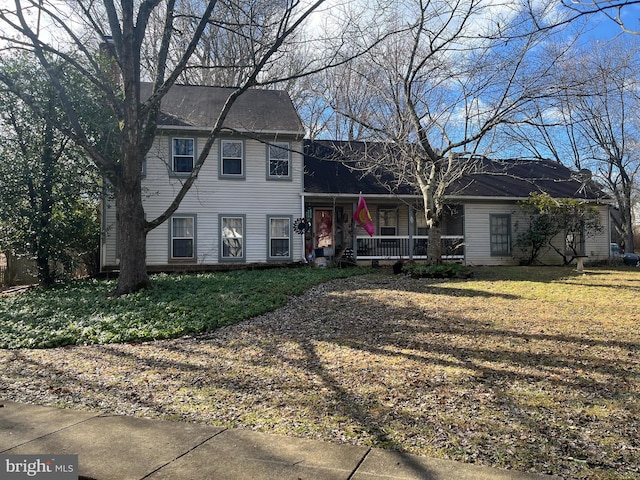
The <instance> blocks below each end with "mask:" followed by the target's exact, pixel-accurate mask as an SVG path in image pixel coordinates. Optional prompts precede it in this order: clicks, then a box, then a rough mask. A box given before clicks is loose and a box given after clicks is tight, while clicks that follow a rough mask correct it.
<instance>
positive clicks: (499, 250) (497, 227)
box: [489, 215, 511, 256]
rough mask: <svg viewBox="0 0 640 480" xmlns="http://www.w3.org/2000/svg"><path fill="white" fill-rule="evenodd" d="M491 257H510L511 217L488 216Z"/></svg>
mask: <svg viewBox="0 0 640 480" xmlns="http://www.w3.org/2000/svg"><path fill="white" fill-rule="evenodd" d="M489 224H490V225H489V228H490V230H491V232H490V235H491V255H492V256H505V255H511V215H490V216H489Z"/></svg>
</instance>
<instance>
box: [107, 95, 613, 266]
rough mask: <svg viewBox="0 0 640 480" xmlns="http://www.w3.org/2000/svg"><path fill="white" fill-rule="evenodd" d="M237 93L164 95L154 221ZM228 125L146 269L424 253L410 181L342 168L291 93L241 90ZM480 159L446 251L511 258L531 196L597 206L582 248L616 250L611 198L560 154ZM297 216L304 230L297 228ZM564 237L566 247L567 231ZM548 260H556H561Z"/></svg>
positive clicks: (462, 256)
mask: <svg viewBox="0 0 640 480" xmlns="http://www.w3.org/2000/svg"><path fill="white" fill-rule="evenodd" d="M231 91H232V90H230V89H227V88H219V87H203V86H182V85H176V86H175V87H173V88H172V89H171V90H170V91H169V93H168V94H167V95H166V97H165V98H164V99H163V101H162V104H161V112H160V115H159V123H158V133H157V137H156V140H155V143H154V145H153V148H152V149H151V151H150V152H149V154H148V155H147V158H146V162H145V165H144V171H143V174H144V180H143V185H142V187H143V195H144V208H145V212H146V215H147V217H148V218H155V217H156V216H157V215H158V214H160V213H161V212H163V211H164V210H165V209H166V208H167V206H168V205H169V204H170V203H171V201H172V200H173V199H174V198H175V195H176V193H177V192H178V190H179V189H180V186H181V184H182V181H183V180H184V178H186V176H188V175H189V174H190V172H191V170H192V168H193V165H194V162H195V161H196V158H197V156H198V154H199V152H200V151H201V150H202V146H203V145H204V142H205V140H206V138H207V135H208V132H209V131H210V129H211V126H212V125H213V124H214V122H215V120H216V117H217V115H218V113H219V112H220V111H221V109H222V106H223V104H224V102H225V101H226V99H227V97H228V95H229V93H230V92H231ZM147 94H149V93H148V92H147ZM224 127H225V128H224V130H223V132H222V134H221V135H220V136H219V138H217V139H216V140H215V143H214V145H213V148H212V149H211V151H210V153H209V155H208V158H207V160H206V162H205V163H204V166H203V168H202V169H201V171H200V173H199V175H198V179H197V181H196V182H195V183H194V185H193V186H192V188H191V190H190V191H189V193H188V194H187V196H186V197H185V198H184V200H183V201H182V203H181V204H180V207H179V208H178V210H177V211H176V212H175V213H174V214H173V216H172V217H171V218H170V219H169V220H168V221H167V222H165V223H164V224H162V225H161V226H159V227H158V228H156V229H154V230H152V231H151V232H150V233H149V234H148V236H147V265H148V267H149V270H151V271H153V270H198V269H207V268H212V267H214V266H220V265H232V264H265V263H292V262H300V261H305V260H306V259H309V258H310V257H313V256H318V255H326V256H330V257H331V256H337V255H340V254H341V253H342V252H348V255H349V257H350V258H354V259H355V260H357V261H358V262H359V263H368V264H371V262H372V261H374V262H384V261H387V262H393V261H395V260H397V259H398V258H404V259H409V258H412V259H425V258H427V256H426V253H427V245H428V242H429V229H428V228H427V225H426V221H425V218H424V215H421V214H420V211H421V208H423V207H422V203H421V196H420V195H419V192H418V191H417V190H416V189H415V186H412V185H399V186H397V188H395V189H394V190H393V191H390V190H389V189H388V188H387V187H386V186H385V184H389V183H393V182H388V181H386V180H388V179H385V178H381V176H382V177H384V175H386V174H385V173H384V172H383V173H380V172H378V174H376V175H364V176H363V175H362V174H361V173H360V172H358V171H355V170H353V169H350V168H348V167H347V166H345V163H344V162H343V161H341V160H345V159H341V158H340V155H339V152H341V151H344V149H343V148H335V147H336V145H338V144H341V143H342V144H343V143H344V142H333V141H303V137H304V134H305V131H304V128H303V125H302V123H301V121H300V118H299V116H298V114H297V112H296V110H295V108H294V106H293V104H292V102H291V100H290V98H289V96H288V95H287V94H286V93H285V92H282V91H276V90H249V91H247V92H245V93H244V94H243V95H242V96H240V97H239V99H238V100H237V101H236V103H235V104H234V105H233V108H232V109H231V111H230V113H229V115H228V117H227V118H226V121H225V123H224ZM343 146H344V145H341V147H343ZM373 148H374V149H375V148H376V147H375V146H374V147H373ZM365 149H371V145H367V144H363V143H359V142H351V144H350V145H349V150H350V151H351V153H350V155H351V156H353V155H356V156H357V155H358V154H359V152H360V151H362V152H364V150H365ZM336 152H338V155H336ZM363 155H364V153H363ZM348 160H353V158H350V159H348ZM483 161H484V162H485V165H484V167H483V168H482V169H481V170H479V171H478V172H477V173H476V174H473V175H469V176H465V177H463V178H460V179H459V180H458V181H457V183H455V184H452V185H450V188H449V190H448V191H447V195H446V202H447V204H448V206H447V210H446V214H445V218H444V222H443V225H442V232H441V233H442V246H443V256H444V257H445V258H447V259H453V260H455V261H459V262H462V263H465V264H467V265H504V264H517V263H518V257H517V254H516V253H515V252H514V241H515V237H516V235H517V229H518V228H519V227H520V228H521V227H522V226H523V225H524V224H525V220H526V219H524V218H523V217H522V214H521V213H520V212H519V208H518V201H520V200H523V199H526V198H527V197H528V196H529V195H530V193H531V192H546V193H548V194H550V195H551V196H554V197H557V198H560V197H563V198H565V197H571V198H579V199H581V200H582V201H584V202H588V203H591V204H593V205H596V206H597V208H598V209H599V212H600V216H601V222H602V225H603V227H604V228H603V231H602V232H601V233H599V234H598V235H597V236H594V237H589V238H585V239H584V245H583V250H584V254H585V255H587V256H589V259H590V260H592V261H599V260H606V259H607V258H608V257H609V255H610V252H609V243H610V216H609V199H607V197H606V196H605V195H604V194H603V193H602V191H600V190H599V189H598V188H597V185H595V184H594V183H593V182H589V181H586V182H585V179H584V178H581V177H580V176H579V175H578V176H576V175H575V172H572V171H571V170H569V169H568V168H566V167H564V166H562V165H560V164H558V163H556V162H549V161H537V162H533V161H518V160H511V161H499V162H498V161H492V160H489V159H483ZM387 174H388V172H387ZM360 195H362V196H364V197H365V198H366V200H367V203H368V206H369V210H370V213H371V215H372V218H373V223H374V225H375V232H374V235H373V236H370V235H368V234H367V233H365V232H364V230H363V229H362V228H361V227H358V226H357V225H356V223H355V222H354V220H353V214H354V212H355V209H356V205H357V202H358V198H359V196H360ZM103 211H104V214H103V232H104V234H103V239H102V245H101V247H102V248H101V267H102V270H103V271H104V270H117V268H118V232H117V231H116V229H115V211H114V205H113V202H112V201H110V200H109V196H108V195H105V199H104V204H103ZM298 219H304V221H303V222H298V223H302V226H304V227H308V228H303V229H302V231H301V229H300V228H295V227H299V225H296V222H295V221H296V220H298ZM299 233H301V234H299ZM557 242H558V245H559V248H562V242H563V239H562V238H558V239H557ZM543 260H544V261H545V263H558V262H559V261H560V257H557V256H556V257H554V256H553V255H550V256H548V257H545V258H544V259H543Z"/></svg>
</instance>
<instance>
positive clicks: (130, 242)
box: [113, 143, 151, 296]
mask: <svg viewBox="0 0 640 480" xmlns="http://www.w3.org/2000/svg"><path fill="white" fill-rule="evenodd" d="M135 145H136V144H135V143H129V145H128V147H127V146H125V145H123V148H122V150H123V157H124V159H125V161H123V170H122V175H121V176H120V178H119V179H118V180H119V181H118V182H117V183H116V185H114V188H115V201H116V229H117V230H116V231H117V235H118V237H117V238H118V245H119V246H120V276H119V277H118V286H117V288H116V290H115V291H114V292H113V295H115V296H119V295H124V294H127V293H133V292H136V291H138V290H141V289H143V288H147V287H149V286H150V285H151V282H150V280H149V275H148V274H147V233H148V231H149V230H148V226H147V222H146V219H145V215H144V207H143V205H142V160H141V158H140V155H141V154H140V153H139V152H138V151H137V148H136V146H135Z"/></svg>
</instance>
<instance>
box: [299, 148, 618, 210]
mask: <svg viewBox="0 0 640 480" xmlns="http://www.w3.org/2000/svg"><path fill="white" fill-rule="evenodd" d="M347 144H348V148H345V145H347ZM390 148H392V147H389V146H388V145H384V144H367V143H364V142H335V141H330V140H319V141H306V142H305V177H304V190H305V193H322V194H336V195H348V194H353V195H357V194H359V193H360V192H361V193H362V194H365V195H385V194H389V193H390V191H389V189H388V188H387V187H386V186H385V185H391V184H395V183H398V182H394V179H393V177H392V176H391V174H390V173H389V172H384V171H380V170H379V171H377V172H375V173H374V174H371V173H370V174H363V173H362V172H361V171H359V170H358V169H355V168H350V167H349V166H348V165H354V164H356V163H357V162H358V156H361V158H362V159H364V158H365V157H366V156H369V157H371V156H375V155H376V154H378V155H379V154H382V153H383V152H384V154H385V155H388V154H389V151H390V150H389V149H390ZM479 163H480V164H479V167H478V169H477V171H478V173H474V174H470V175H466V176H464V177H462V178H460V179H459V180H457V181H456V182H453V183H452V184H451V185H450V186H449V187H448V189H447V195H448V196H450V197H452V198H494V199H499V198H504V199H514V198H516V199H524V198H527V197H528V196H529V195H530V194H531V193H533V192H546V193H548V194H549V195H551V196H552V197H555V198H579V199H585V200H600V199H607V198H608V197H607V195H606V194H605V193H604V192H603V191H602V190H601V189H600V188H599V186H598V185H597V184H596V183H595V182H593V181H592V180H591V179H590V178H589V176H588V175H586V172H581V173H576V172H573V171H572V170H570V169H569V168H567V167H565V166H564V165H562V164H560V163H558V162H554V161H551V160H522V159H510V160H491V159H488V158H481V159H480V162H479ZM393 193H394V194H396V195H418V194H419V192H418V190H417V188H416V187H415V186H413V185H410V184H408V183H406V184H402V183H401V184H399V185H397V187H396V188H395V189H394V191H393Z"/></svg>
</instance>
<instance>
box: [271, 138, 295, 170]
mask: <svg viewBox="0 0 640 480" xmlns="http://www.w3.org/2000/svg"><path fill="white" fill-rule="evenodd" d="M290 150H291V147H290V145H289V143H286V142H279V143H273V144H270V145H267V152H268V156H269V159H268V164H269V178H271V179H274V178H280V179H288V178H291V167H290V164H291V161H290V157H291V156H290Z"/></svg>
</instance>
